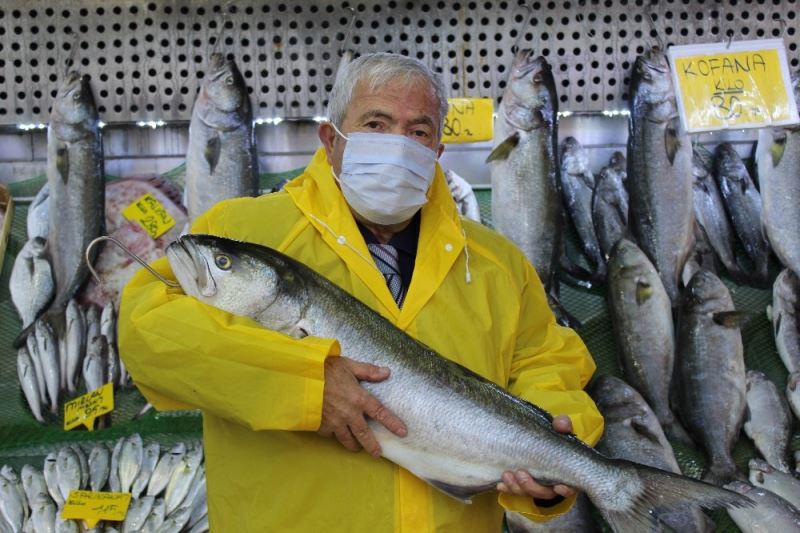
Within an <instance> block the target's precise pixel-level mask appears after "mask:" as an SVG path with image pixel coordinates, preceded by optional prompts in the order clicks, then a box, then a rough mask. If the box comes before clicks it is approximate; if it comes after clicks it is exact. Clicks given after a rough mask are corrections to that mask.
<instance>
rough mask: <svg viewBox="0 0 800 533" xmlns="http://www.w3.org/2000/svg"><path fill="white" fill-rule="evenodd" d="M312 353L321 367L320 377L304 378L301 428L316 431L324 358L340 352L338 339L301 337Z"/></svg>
mask: <svg viewBox="0 0 800 533" xmlns="http://www.w3.org/2000/svg"><path fill="white" fill-rule="evenodd" d="M303 343H304V344H306V345H307V346H308V347H309V348H311V350H309V352H310V353H311V354H313V359H317V360H316V361H314V363H315V364H319V365H320V366H321V367H322V369H323V370H322V379H309V380H306V392H305V401H304V402H303V403H304V405H305V406H306V409H305V416H304V420H303V424H302V426H301V428H303V429H308V430H310V431H316V430H318V429H319V426H320V424H322V400H323V393H324V392H325V370H324V368H325V360H326V359H327V358H328V357H339V356H340V355H341V354H342V348H341V346H340V345H339V341H338V340H336V339H326V338H322V337H306V338H304V339H303Z"/></svg>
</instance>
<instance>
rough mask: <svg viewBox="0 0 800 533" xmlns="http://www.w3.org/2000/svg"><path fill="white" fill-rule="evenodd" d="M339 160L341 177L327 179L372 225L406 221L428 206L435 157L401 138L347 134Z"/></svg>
mask: <svg viewBox="0 0 800 533" xmlns="http://www.w3.org/2000/svg"><path fill="white" fill-rule="evenodd" d="M331 125H332V126H333V128H334V129H335V130H336V132H337V133H338V134H339V135H341V136H342V137H343V138H344V139H346V140H347V145H346V146H345V148H344V157H343V158H342V172H341V174H340V175H339V176H338V178H337V176H336V174H335V173H334V175H333V177H334V178H336V180H337V181H338V182H339V184H340V185H341V187H342V194H344V197H345V199H346V200H347V203H348V204H349V205H350V207H352V208H353V210H355V212H356V213H358V214H359V215H361V216H362V217H364V218H365V219H367V220H369V221H370V222H373V223H375V224H381V225H384V226H386V225H391V224H398V223H400V222H405V221H406V220H409V219H410V218H411V217H413V216H414V214H415V213H416V212H417V211H419V209H420V208H421V207H422V206H423V205H425V203H426V202H427V201H428V198H427V196H426V195H427V192H428V188H429V187H430V185H431V182H432V181H433V175H434V169H435V166H436V152H434V151H433V150H431V149H430V148H428V147H426V146H423V145H421V144H420V143H418V142H416V141H414V140H412V139H409V138H408V137H406V136H404V135H393V134H390V133H356V132H354V133H351V134H350V135H349V136H347V137H345V136H344V135H343V134H342V133H341V132H340V131H339V129H338V128H336V126H335V125H333V124H332V123H331Z"/></svg>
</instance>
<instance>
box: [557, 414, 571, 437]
mask: <svg viewBox="0 0 800 533" xmlns="http://www.w3.org/2000/svg"><path fill="white" fill-rule="evenodd" d="M553 429H555V430H556V431H558V432H559V433H572V420H570V419H569V417H568V416H567V415H558V416H557V417H555V418H554V419H553Z"/></svg>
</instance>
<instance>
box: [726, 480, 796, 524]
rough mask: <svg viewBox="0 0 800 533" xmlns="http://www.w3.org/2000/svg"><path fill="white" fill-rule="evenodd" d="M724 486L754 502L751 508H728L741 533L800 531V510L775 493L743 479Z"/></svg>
mask: <svg viewBox="0 0 800 533" xmlns="http://www.w3.org/2000/svg"><path fill="white" fill-rule="evenodd" d="M725 488H726V489H730V490H735V491H736V492H738V493H739V494H742V495H744V496H747V497H748V498H750V499H751V500H753V501H754V502H756V506H755V507H753V508H752V509H728V514H729V515H730V516H731V518H732V519H733V521H734V522H736V525H737V526H738V527H739V529H741V530H742V532H743V533H771V532H773V531H774V532H776V533H777V532H778V531H780V532H789V531H800V511H798V510H797V508H796V507H795V506H794V505H792V504H791V503H789V502H787V501H786V500H784V499H783V498H781V497H780V496H778V495H777V494H775V493H773V492H770V491H768V490H766V489H762V488H759V487H754V486H752V485H750V484H749V483H745V482H744V481H734V482H733V483H729V484H728V485H725Z"/></svg>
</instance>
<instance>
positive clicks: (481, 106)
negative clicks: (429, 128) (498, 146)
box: [442, 98, 494, 144]
mask: <svg viewBox="0 0 800 533" xmlns="http://www.w3.org/2000/svg"><path fill="white" fill-rule="evenodd" d="M447 103H449V104H450V109H449V111H448V112H447V116H446V117H445V119H444V128H443V129H442V142H443V143H450V144H460V143H474V142H479V141H490V140H492V136H493V135H494V120H493V118H492V115H493V113H494V100H492V99H491V98H448V99H447Z"/></svg>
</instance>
